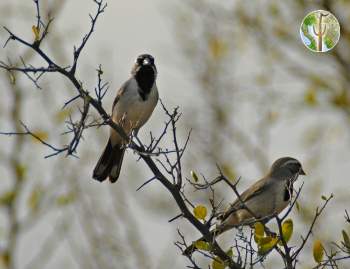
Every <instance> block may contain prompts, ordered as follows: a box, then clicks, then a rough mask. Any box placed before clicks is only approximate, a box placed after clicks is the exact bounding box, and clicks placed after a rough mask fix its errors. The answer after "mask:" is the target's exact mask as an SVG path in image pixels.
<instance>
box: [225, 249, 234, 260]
mask: <svg viewBox="0 0 350 269" xmlns="http://www.w3.org/2000/svg"><path fill="white" fill-rule="evenodd" d="M226 254H227V256H229V257H231V258H232V256H233V249H232V248H230V249H229V250H228V251H226Z"/></svg>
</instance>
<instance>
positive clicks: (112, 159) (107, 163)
mask: <svg viewBox="0 0 350 269" xmlns="http://www.w3.org/2000/svg"><path fill="white" fill-rule="evenodd" d="M124 152H125V148H124V147H123V145H119V144H117V145H114V146H112V143H111V140H108V143H107V145H106V147H105V150H104V151H103V153H102V155H101V157H100V159H99V160H98V162H97V164H96V166H95V169H94V172H93V178H94V179H96V180H98V181H100V182H102V181H104V180H105V179H106V178H107V177H108V176H109V179H110V181H111V182H116V181H117V179H118V177H119V173H120V168H121V165H122V161H123V156H124Z"/></svg>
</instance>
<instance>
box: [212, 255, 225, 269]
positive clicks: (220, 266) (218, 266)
mask: <svg viewBox="0 0 350 269" xmlns="http://www.w3.org/2000/svg"><path fill="white" fill-rule="evenodd" d="M211 267H212V268H213V269H225V267H226V265H225V263H224V262H223V261H222V260H220V258H219V257H215V260H213V262H212V263H211Z"/></svg>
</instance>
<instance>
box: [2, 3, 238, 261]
mask: <svg viewBox="0 0 350 269" xmlns="http://www.w3.org/2000/svg"><path fill="white" fill-rule="evenodd" d="M34 3H35V5H36V9H37V19H38V23H37V25H39V27H40V25H45V24H44V23H43V22H42V21H41V17H40V13H39V11H40V7H39V1H34ZM94 3H95V4H96V5H97V11H96V13H95V15H94V16H91V15H90V18H91V27H90V30H89V32H88V34H86V35H85V36H84V38H83V41H82V43H81V44H80V46H79V47H78V48H74V54H73V65H72V67H71V68H69V67H62V66H59V65H58V64H56V63H55V62H54V61H53V60H52V59H51V57H50V56H49V55H48V54H46V52H44V51H43V50H42V49H41V48H40V44H41V42H42V41H43V40H44V38H45V36H46V34H47V33H48V29H49V25H50V23H51V22H52V20H50V21H49V23H47V24H46V25H45V29H44V32H43V34H42V35H41V37H40V38H39V39H38V40H35V41H34V42H33V43H31V42H28V41H26V40H24V39H22V38H20V37H19V36H17V35H16V34H14V33H13V32H12V31H10V30H9V29H8V28H6V27H4V29H5V30H6V31H7V32H8V34H9V38H8V40H7V41H6V42H5V46H6V45H7V44H8V42H9V41H10V40H12V41H16V42H18V43H20V44H22V45H23V46H25V47H28V48H31V49H33V50H34V51H35V52H36V53H37V54H38V55H39V56H40V57H41V58H42V59H43V60H44V61H45V62H46V63H47V65H48V66H47V67H34V66H31V65H30V66H27V65H24V66H23V67H18V66H12V65H11V63H9V64H6V63H4V62H1V63H0V68H2V69H4V70H7V71H8V72H21V73H23V74H25V75H27V76H28V74H31V73H33V74H36V73H40V75H39V77H35V78H33V77H32V79H31V80H32V81H33V82H35V85H36V86H37V87H38V81H39V79H40V78H41V77H42V75H43V74H46V73H52V72H57V73H60V74H62V75H63V76H64V77H66V78H68V79H69V80H70V81H71V82H72V83H73V85H74V86H75V89H76V90H77V92H78V95H77V96H75V97H73V98H72V99H71V100H69V101H67V102H66V103H65V106H66V105H68V104H70V103H71V102H74V101H75V100H78V99H82V100H83V101H84V106H83V110H82V111H81V118H80V121H78V123H77V124H73V121H72V120H71V122H70V126H71V128H70V129H69V130H70V131H71V132H72V133H73V134H74V136H73V139H72V140H71V142H70V144H69V145H68V146H65V147H63V148H57V147H55V146H52V145H50V144H49V143H47V142H46V141H44V140H42V139H41V138H40V137H38V136H36V135H35V134H34V133H33V132H31V131H30V130H29V128H28V127H26V126H25V125H24V124H23V125H22V127H23V128H24V130H25V131H24V132H7V133H5V132H3V134H6V135H30V136H33V137H34V138H36V139H38V140H39V141H40V142H41V143H42V144H44V145H45V146H48V147H49V148H50V149H52V150H53V151H54V153H53V154H51V155H49V156H47V157H50V156H53V155H58V154H60V153H63V152H66V153H67V154H68V155H73V152H75V151H76V149H77V146H78V144H79V142H80V138H81V137H82V134H83V130H84V129H85V128H86V126H87V124H85V123H86V119H87V118H88V117H87V116H88V112H89V107H90V105H91V106H92V107H93V108H94V109H96V110H97V112H98V113H99V114H100V116H101V117H102V119H103V122H102V123H101V124H107V125H109V126H110V127H111V128H114V129H115V130H116V131H117V132H118V133H119V134H120V135H121V137H122V138H123V139H124V140H125V141H129V144H128V147H129V148H131V149H133V150H134V151H135V152H137V153H138V154H139V157H140V158H141V159H142V160H143V161H144V162H145V163H146V164H147V165H148V167H149V168H150V169H151V171H152V172H153V174H154V176H155V178H156V179H157V180H158V181H159V182H161V183H162V184H163V185H164V186H165V187H166V189H167V190H168V191H169V192H170V193H171V195H172V196H173V198H174V200H175V201H176V203H177V205H178V207H179V209H180V210H181V212H182V215H183V217H184V218H186V219H187V220H188V221H189V222H190V223H191V224H192V225H193V226H194V227H196V228H197V229H198V230H199V231H200V232H201V233H202V235H203V236H204V238H206V239H207V240H208V241H209V242H213V244H212V245H213V253H214V254H215V255H216V256H218V257H220V259H221V260H222V261H225V262H226V264H227V265H228V266H229V267H230V268H241V267H240V266H239V265H238V264H237V263H236V262H234V261H233V259H231V258H230V257H229V256H228V255H227V254H226V253H225V252H224V251H223V250H222V249H221V248H220V247H219V245H218V244H217V243H216V241H215V238H214V237H213V236H212V235H211V233H210V231H209V228H208V227H207V226H206V225H205V224H203V223H201V222H200V221H199V220H198V219H196V218H195V216H194V215H193V214H192V213H191V212H190V210H189V209H188V207H187V205H186V202H185V200H184V199H183V197H182V194H181V191H180V190H181V188H182V168H181V158H182V156H183V152H184V149H185V148H186V146H187V144H188V141H189V136H188V138H187V140H186V142H185V145H184V146H183V147H182V148H180V146H179V144H178V141H177V134H176V123H177V121H178V120H179V118H180V114H179V113H178V108H175V109H174V111H173V113H170V112H168V111H167V110H165V111H166V114H167V116H168V117H169V118H170V123H168V124H167V125H166V126H169V125H171V127H172V134H173V143H174V146H175V152H176V158H175V161H174V162H172V161H171V160H170V158H169V156H168V154H166V152H164V154H162V152H159V153H157V154H161V155H162V156H164V158H165V159H166V165H167V171H168V172H169V173H171V174H172V177H173V179H174V180H175V179H176V180H175V181H173V182H172V181H170V180H169V179H168V178H167V177H166V176H165V175H164V174H163V173H162V172H161V170H160V169H159V168H158V166H157V165H156V163H155V161H154V160H153V159H152V156H151V153H153V151H154V149H155V148H156V147H158V144H159V143H160V140H161V138H162V137H164V135H165V133H166V130H165V131H164V132H163V133H164V134H163V133H162V134H161V136H160V138H158V141H156V140H154V141H153V143H151V144H152V145H149V146H148V147H146V146H144V145H143V144H136V143H135V142H134V141H133V140H129V137H128V136H127V135H126V133H125V132H124V130H123V129H122V128H121V127H120V126H119V125H117V124H116V123H114V122H113V121H112V119H111V117H110V116H109V115H108V114H107V112H106V111H105V110H104V108H103V107H102V102H101V100H102V98H103V96H104V94H105V91H104V90H103V89H105V88H106V84H101V79H100V75H102V72H101V68H99V70H100V71H98V89H99V90H97V92H96V91H95V92H96V98H93V97H92V96H91V95H90V94H89V92H88V91H87V90H86V89H84V87H83V85H82V83H81V82H80V81H79V79H78V78H77V77H76V76H75V73H76V72H75V71H76V68H77V62H78V59H79V56H80V54H81V51H82V50H83V49H84V47H85V45H86V44H87V41H88V40H89V38H90V37H91V35H92V33H93V31H94V29H95V25H96V22H97V19H98V17H99V15H101V13H103V12H104V10H105V8H106V7H107V5H106V4H105V2H104V1H103V0H100V1H97V0H94ZM22 64H23V63H22ZM163 108H165V106H164V105H163ZM166 128H167V127H166ZM158 161H159V160H158ZM166 165H164V166H163V167H166ZM175 174H176V176H175Z"/></svg>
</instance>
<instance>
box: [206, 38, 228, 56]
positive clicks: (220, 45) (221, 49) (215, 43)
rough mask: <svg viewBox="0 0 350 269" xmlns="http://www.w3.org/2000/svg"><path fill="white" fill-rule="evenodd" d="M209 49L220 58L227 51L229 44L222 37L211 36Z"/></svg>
mask: <svg viewBox="0 0 350 269" xmlns="http://www.w3.org/2000/svg"><path fill="white" fill-rule="evenodd" d="M209 51H210V53H211V55H212V56H213V58H215V59H219V58H221V57H222V56H224V55H225V54H226V53H227V51H228V46H227V44H226V42H224V41H223V40H222V39H219V38H211V39H210V40H209Z"/></svg>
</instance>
